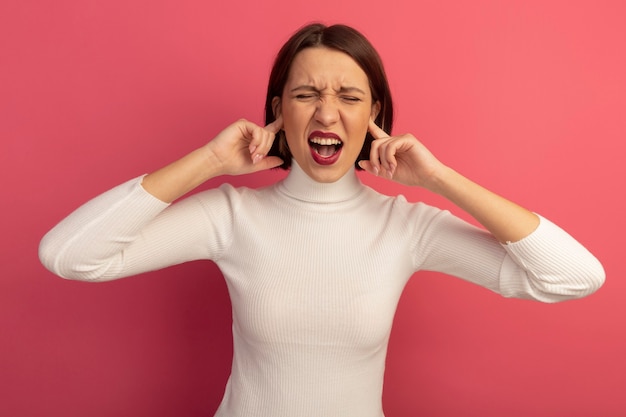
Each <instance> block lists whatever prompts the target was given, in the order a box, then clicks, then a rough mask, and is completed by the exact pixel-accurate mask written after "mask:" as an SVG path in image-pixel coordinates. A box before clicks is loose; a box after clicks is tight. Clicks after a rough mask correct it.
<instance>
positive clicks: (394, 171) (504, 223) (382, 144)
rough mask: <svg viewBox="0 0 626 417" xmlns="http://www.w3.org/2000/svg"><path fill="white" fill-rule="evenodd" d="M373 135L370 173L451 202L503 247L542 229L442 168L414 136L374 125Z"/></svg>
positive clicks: (528, 214) (511, 206)
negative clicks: (421, 188)
mask: <svg viewBox="0 0 626 417" xmlns="http://www.w3.org/2000/svg"><path fill="white" fill-rule="evenodd" d="M370 132H371V133H372V135H373V136H374V138H375V139H376V140H374V142H373V143H372V151H371V155H370V160H369V161H361V163H360V165H361V167H362V168H364V169H365V170H366V171H369V172H370V173H372V174H374V175H383V176H386V177H387V178H389V179H391V180H394V181H396V182H399V183H402V184H405V185H410V186H421V187H424V188H426V189H428V190H430V191H432V192H434V193H437V194H439V195H441V196H443V197H445V198H447V199H448V200H450V201H451V202H453V203H454V204H456V205H457V206H458V207H460V208H461V209H463V210H464V211H466V212H467V213H469V214H470V215H471V216H472V217H474V218H475V219H476V220H477V221H478V222H479V223H480V224H482V225H483V226H484V227H485V228H486V229H487V230H488V231H489V232H491V234H492V235H493V236H494V237H495V238H496V239H498V240H499V241H500V242H502V243H504V242H516V241H518V240H521V239H523V238H524V237H526V236H528V235H529V234H531V233H532V232H533V231H534V230H535V229H536V228H537V226H538V225H539V218H538V217H537V215H535V214H534V213H532V212H530V211H528V210H527V209H525V208H523V207H521V206H519V205H517V204H515V203H513V202H511V201H509V200H507V199H505V198H503V197H501V196H499V195H497V194H495V193H493V192H491V191H489V190H487V189H485V188H483V187H481V186H480V185H478V184H476V183H475V182H473V181H471V180H469V179H467V178H465V177H464V176H462V175H461V174H459V173H458V172H456V171H454V170H453V169H452V168H450V167H448V166H446V165H444V164H442V163H441V162H440V161H439V160H437V159H436V158H435V157H434V156H433V155H432V154H431V153H430V151H429V150H428V149H426V147H425V146H424V145H422V144H421V143H420V142H419V141H418V140H417V139H416V138H415V137H414V136H412V135H402V136H394V137H389V135H387V134H386V133H385V132H384V131H383V130H382V129H380V128H379V127H378V126H376V125H375V124H374V122H373V121H370Z"/></svg>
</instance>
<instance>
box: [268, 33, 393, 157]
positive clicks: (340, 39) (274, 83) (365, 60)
mask: <svg viewBox="0 0 626 417" xmlns="http://www.w3.org/2000/svg"><path fill="white" fill-rule="evenodd" d="M315 46H325V47H327V48H331V49H335V50H338V51H341V52H343V53H345V54H347V55H349V56H350V57H351V58H352V59H354V61H355V62H356V63H357V64H358V65H359V66H360V67H361V69H362V70H363V71H364V72H365V74H366V75H367V78H368V79H369V84H370V90H371V92H372V102H373V103H375V102H376V101H378V102H379V103H380V112H379V113H378V116H377V117H376V120H375V122H376V124H377V125H378V126H380V127H381V128H382V129H383V130H384V131H385V132H387V133H391V127H392V124H393V103H392V101H391V91H390V90H389V83H388V82H387V76H386V75H385V69H384V67H383V64H382V61H381V59H380V56H379V55H378V52H376V50H375V49H374V47H373V46H372V44H371V43H370V42H369V41H368V40H367V38H365V36H363V35H362V34H361V33H360V32H358V31H357V30H355V29H353V28H351V27H349V26H345V25H333V26H325V25H323V24H320V23H313V24H310V25H307V26H304V27H303V28H301V29H300V30H298V31H297V32H296V33H295V34H293V35H292V36H291V38H289V40H288V41H287V42H286V43H285V44H284V45H283V47H282V48H281V49H280V51H279V52H278V55H277V56H276V60H275V61H274V66H273V67H272V72H271V73H270V79H269V83H268V86H267V96H266V98H265V124H266V125H267V124H269V123H271V122H273V121H274V120H276V118H275V116H274V109H273V108H272V100H273V98H274V97H282V94H283V89H284V88H285V84H286V83H287V78H288V77H289V70H290V69H291V64H292V62H293V60H294V58H295V56H296V55H297V54H298V52H300V51H302V50H303V49H305V48H311V47H315ZM372 140H374V138H373V137H372V135H371V134H370V133H369V132H368V133H367V136H366V137H365V143H364V144H363V149H361V153H360V154H359V156H358V157H357V162H358V161H359V160H362V159H369V153H370V148H371V144H372ZM269 155H273V156H279V157H280V158H282V159H283V161H284V163H283V165H281V166H280V168H283V169H287V168H289V167H290V166H291V158H292V155H291V151H290V150H289V147H288V146H287V140H286V139H285V132H284V131H280V133H279V134H278V135H277V138H276V140H275V141H274V143H273V144H272V148H271V149H270V151H269ZM355 165H356V168H357V169H361V168H360V167H359V166H358V163H357V164H355Z"/></svg>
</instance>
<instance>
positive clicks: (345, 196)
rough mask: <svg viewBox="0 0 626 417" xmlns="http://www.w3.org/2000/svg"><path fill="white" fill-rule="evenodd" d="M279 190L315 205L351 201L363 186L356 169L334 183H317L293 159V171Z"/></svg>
mask: <svg viewBox="0 0 626 417" xmlns="http://www.w3.org/2000/svg"><path fill="white" fill-rule="evenodd" d="M278 189H279V190H280V191H282V192H283V193H285V194H287V195H289V196H290V197H293V198H296V199H298V200H302V201H307V202H313V203H339V202H342V201H346V200H350V199H351V198H353V197H354V196H355V195H356V194H358V193H359V192H360V191H361V190H363V186H362V184H361V181H360V180H359V178H358V177H357V175H356V172H355V170H354V169H350V170H349V171H348V172H347V173H346V174H345V175H344V176H343V177H341V178H340V179H339V180H337V181H335V182H332V183H322V182H317V181H315V180H314V179H312V178H311V177H309V176H308V175H307V173H306V172H304V171H303V170H302V168H301V167H300V166H299V165H298V163H297V162H296V161H295V159H293V160H292V161H291V170H290V171H289V174H288V175H287V178H285V179H284V180H283V181H281V182H280V184H279V185H278Z"/></svg>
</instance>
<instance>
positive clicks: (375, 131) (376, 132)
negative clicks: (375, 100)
mask: <svg viewBox="0 0 626 417" xmlns="http://www.w3.org/2000/svg"><path fill="white" fill-rule="evenodd" d="M367 130H369V132H370V133H371V134H372V136H373V137H374V139H382V138H388V137H389V134H388V133H387V132H385V131H384V130H382V129H381V128H380V127H378V125H377V124H376V122H374V119H372V118H370V122H369V126H368V127H367Z"/></svg>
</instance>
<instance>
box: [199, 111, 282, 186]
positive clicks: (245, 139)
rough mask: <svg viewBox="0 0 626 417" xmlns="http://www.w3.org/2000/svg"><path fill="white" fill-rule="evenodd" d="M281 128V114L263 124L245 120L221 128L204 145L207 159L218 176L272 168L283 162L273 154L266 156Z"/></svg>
mask: <svg viewBox="0 0 626 417" xmlns="http://www.w3.org/2000/svg"><path fill="white" fill-rule="evenodd" d="M282 127H283V119H282V116H279V117H278V119H276V120H275V121H274V122H272V123H270V124H268V125H267V126H265V127H261V126H259V125H257V124H255V123H253V122H250V121H248V120H245V119H241V120H238V121H236V122H235V123H233V124H231V125H230V126H228V127H227V128H226V129H224V130H222V131H221V132H220V133H219V134H218V135H217V136H216V137H215V138H214V139H213V140H211V141H210V142H209V143H207V144H206V145H205V151H208V152H209V154H210V160H211V161H212V163H215V164H216V166H215V169H216V170H217V172H219V173H221V175H241V174H248V173H252V172H257V171H262V170H265V169H271V168H275V167H277V166H280V165H281V164H282V163H283V160H282V159H280V158H279V157H277V156H267V153H268V152H269V150H270V148H271V147H272V143H273V142H274V138H275V137H276V134H277V133H278V132H279V131H280V129H282Z"/></svg>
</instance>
